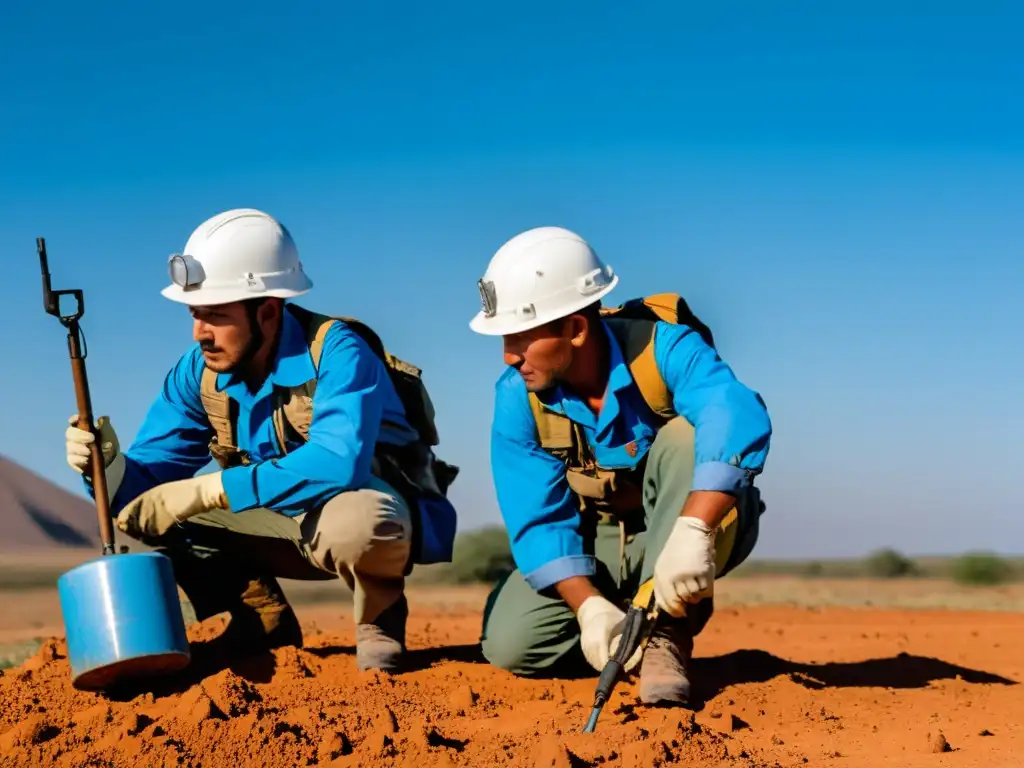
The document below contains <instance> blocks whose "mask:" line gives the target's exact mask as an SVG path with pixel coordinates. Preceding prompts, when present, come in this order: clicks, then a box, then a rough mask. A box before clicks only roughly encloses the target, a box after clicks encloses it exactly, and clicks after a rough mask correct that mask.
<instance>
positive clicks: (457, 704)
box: [448, 685, 477, 715]
mask: <svg viewBox="0 0 1024 768" xmlns="http://www.w3.org/2000/svg"><path fill="white" fill-rule="evenodd" d="M476 700H477V694H476V693H475V692H474V691H473V689H472V688H470V687H469V686H468V685H460V686H459V687H458V688H456V689H455V690H454V691H452V693H451V695H450V696H449V697H448V703H449V704H450V705H451V707H452V710H453V711H454V712H455V714H458V715H462V714H465V713H466V712H467V711H468V710H470V709H472V708H473V705H474V704H476Z"/></svg>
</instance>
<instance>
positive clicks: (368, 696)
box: [0, 605, 1024, 768]
mask: <svg viewBox="0 0 1024 768" xmlns="http://www.w3.org/2000/svg"><path fill="white" fill-rule="evenodd" d="M300 613H301V615H302V617H303V622H304V627H305V629H306V631H307V639H306V647H305V648H303V649H301V650H297V649H294V648H292V649H283V650H279V651H276V652H274V653H273V654H266V655H264V656H261V657H253V658H249V659H245V660H242V661H239V662H237V663H236V664H235V665H233V667H232V668H230V669H220V670H216V669H215V668H207V669H205V670H204V669H202V668H200V667H198V666H197V668H195V669H193V670H192V671H191V672H190V673H189V674H188V675H187V676H185V677H183V678H180V679H178V680H168V681H164V682H163V683H162V684H161V685H160V686H153V685H151V686H150V688H149V690H148V691H147V692H144V693H138V695H132V694H122V695H121V696H120V697H114V698H111V697H105V696H101V695H97V694H91V693H84V692H80V691H76V690H75V689H73V688H72V687H71V685H70V682H69V668H68V664H67V660H66V659H65V658H64V647H63V641H62V640H60V639H53V640H51V641H48V642H47V643H46V644H45V645H44V646H43V648H42V650H41V651H40V653H39V654H37V655H36V656H35V657H34V658H32V659H30V660H29V661H28V662H26V663H25V664H24V665H22V666H21V667H18V668H15V669H10V670H7V671H6V672H5V673H3V674H2V676H0V765H2V766H8V765H10V766H18V767H19V768H20V767H22V766H28V765H53V766H75V767H76V768H78V767H79V766H101V765H102V766H108V765H117V766H122V765H125V766H134V765H140V766H161V765H168V766H170V765H187V766H232V767H236V766H244V765H258V766H261V767H263V768H275V767H276V766H305V765H318V766H323V765H332V766H333V765H337V766H349V765H350V766H357V765H358V766H367V768H372V767H373V766H417V768H427V766H441V767H442V768H446V767H447V766H491V765H510V766H531V767H532V766H545V767H547V766H552V767H557V768H566V767H577V766H596V765H609V766H636V767H637V768H639V767H640V766H644V768H647V767H648V766H660V765H680V766H683V765H685V766H692V767H694V768H699V767H703V766H804V765H827V766H841V765H850V766H883V765H884V766H909V767H913V766H937V765H956V766H986V768H989V767H991V766H1019V765H1021V757H1020V755H1021V754H1022V753H1024V726H1022V725H1021V723H1022V722H1024V689H1019V688H1017V682H1018V681H1019V680H1020V679H1021V676H1022V675H1024V651H1021V649H1020V645H1019V643H1018V638H1020V637H1021V636H1022V631H1024V615H1021V614H998V613H976V614H962V613H952V612H897V611H868V610H839V609H829V610H824V611H821V610H803V609H792V608H757V609H753V608H751V609H728V610H720V611H719V612H718V614H717V615H716V616H715V618H714V619H713V620H712V622H711V624H710V625H709V626H708V629H707V630H706V632H705V634H703V635H702V636H701V637H700V638H699V639H698V642H697V652H696V653H697V656H698V662H697V669H696V675H697V681H696V682H697V685H698V687H699V689H700V691H701V693H702V698H703V699H704V705H703V707H702V708H701V709H700V711H698V712H696V713H693V712H687V711H685V710H650V709H646V708H644V707H642V706H640V705H639V703H638V701H637V700H636V698H635V693H636V685H635V680H632V679H630V680H627V681H624V682H622V683H620V685H619V687H618V688H617V689H616V692H615V693H614V694H613V697H612V701H611V702H609V703H608V705H607V706H606V707H605V710H604V713H603V715H602V717H601V720H600V721H599V723H598V727H597V732H596V733H594V734H584V733H581V729H582V727H583V724H584V723H585V722H586V718H587V715H588V713H589V709H590V703H591V699H592V696H593V688H594V683H595V680H594V679H588V680H567V681H529V680H520V679H516V678H514V677H512V676H511V675H509V674H506V673H504V672H501V671H499V670H496V669H493V668H492V667H490V666H488V665H487V664H486V663H483V661H482V659H480V658H479V652H478V650H477V647H476V640H477V637H478V634H479V621H480V620H479V613H478V612H476V611H468V610H466V609H465V608H460V609H458V610H457V611H456V612H454V613H446V612H441V611H438V610H437V609H436V608H433V607H431V608H417V607H416V606H415V605H414V607H413V613H412V617H411V619H410V636H409V644H410V648H411V649H412V653H411V659H410V661H411V664H412V666H413V667H414V668H415V669H414V670H413V671H409V672H407V673H404V674H402V675H398V676H395V677H388V676H384V675H381V674H378V673H360V672H358V671H357V670H356V667H355V659H354V657H353V649H352V647H351V644H352V642H353V632H352V630H351V628H350V626H348V625H347V624H346V623H345V622H344V621H343V620H342V618H341V617H340V616H336V615H335V614H336V613H339V611H338V609H337V608H328V607H324V606H318V607H315V608H311V609H308V610H304V611H300ZM314 620H315V622H316V624H319V625H320V626H322V627H328V628H329V631H327V632H324V631H323V630H320V629H317V628H316V626H315V624H314ZM221 625H222V620H221V619H219V618H215V619H212V620H210V621H208V622H205V623H204V624H202V625H195V626H193V627H192V628H191V629H190V633H189V634H190V637H191V638H192V639H193V640H195V641H197V642H196V644H195V653H196V658H197V659H199V660H201V659H202V650H203V643H202V641H203V640H205V639H208V638H211V637H213V636H214V635H216V634H217V632H218V631H219V628H220V626H221ZM198 664H200V661H197V665H198Z"/></svg>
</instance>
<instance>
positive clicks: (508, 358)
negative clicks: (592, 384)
mask: <svg viewBox="0 0 1024 768" xmlns="http://www.w3.org/2000/svg"><path fill="white" fill-rule="evenodd" d="M576 320H579V317H578V316H575V317H571V318H566V319H565V320H556V321H555V322H553V323H548V324H547V325H542V326H540V327H539V328H532V329H530V330H529V331H523V332H522V333H513V334H509V335H508V336H503V337H502V338H503V340H504V342H505V364H506V365H510V366H512V367H513V368H515V369H516V370H517V371H519V375H520V376H522V377H523V382H525V384H526V389H527V391H529V392H539V391H541V390H543V389H547V388H548V387H553V386H556V385H557V384H558V381H559V378H560V377H561V375H562V374H563V373H565V371H567V370H568V369H569V366H570V365H571V364H572V356H573V349H574V346H573V335H574V329H575V328H576V325H577V323H575V322H574V321H576Z"/></svg>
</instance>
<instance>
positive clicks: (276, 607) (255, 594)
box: [211, 577, 302, 655]
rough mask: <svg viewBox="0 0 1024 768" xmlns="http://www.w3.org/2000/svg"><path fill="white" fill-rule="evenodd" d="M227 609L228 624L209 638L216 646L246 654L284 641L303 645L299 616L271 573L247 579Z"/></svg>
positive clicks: (234, 653)
mask: <svg viewBox="0 0 1024 768" xmlns="http://www.w3.org/2000/svg"><path fill="white" fill-rule="evenodd" d="M229 612H230V616H231V619H230V620H229V621H228V626H227V628H226V629H225V630H224V631H223V632H222V633H221V634H220V635H219V636H217V637H216V638H215V639H214V640H213V641H211V646H216V648H217V649H218V650H222V651H223V652H226V653H230V654H232V655H248V654H252V653H258V652H261V651H268V650H270V649H272V648H281V647H284V646H287V645H294V646H296V647H297V648H301V647H302V628H301V627H300V626H299V620H298V618H297V617H296V616H295V611H294V610H293V609H292V607H291V605H289V604H288V600H287V598H286V597H285V595H284V592H283V591H282V590H281V587H280V585H279V584H278V583H277V579H275V578H273V577H264V578H261V579H252V580H251V581H249V583H248V584H247V586H246V588H245V591H244V592H243V593H242V594H241V596H240V602H236V603H235V604H234V605H233V606H232V607H231V609H230V611H229ZM211 650H213V648H211Z"/></svg>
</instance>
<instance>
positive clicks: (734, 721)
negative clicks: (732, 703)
mask: <svg viewBox="0 0 1024 768" xmlns="http://www.w3.org/2000/svg"><path fill="white" fill-rule="evenodd" d="M746 728H750V723H748V722H747V721H746V720H744V719H743V718H741V717H740V716H739V715H737V714H735V713H732V712H730V713H729V716H728V717H727V718H726V720H725V730H726V731H728V732H729V733H733V732H735V731H742V730H744V729H746Z"/></svg>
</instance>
